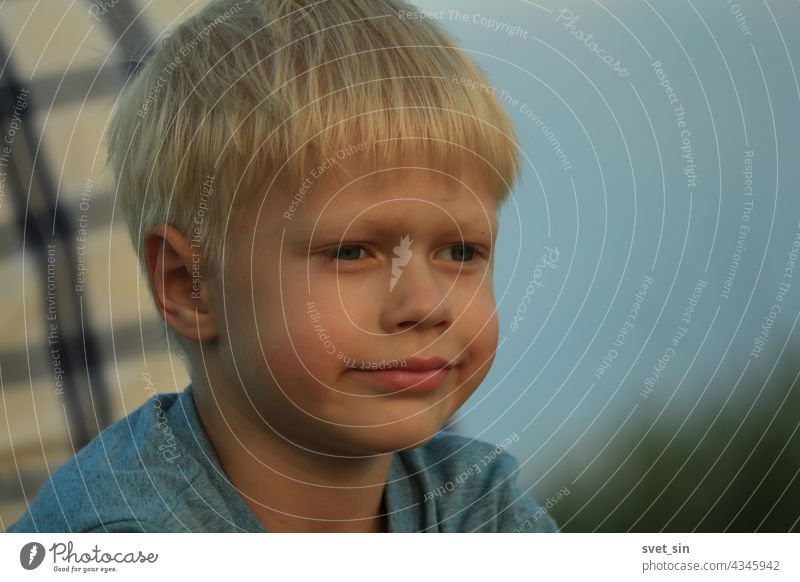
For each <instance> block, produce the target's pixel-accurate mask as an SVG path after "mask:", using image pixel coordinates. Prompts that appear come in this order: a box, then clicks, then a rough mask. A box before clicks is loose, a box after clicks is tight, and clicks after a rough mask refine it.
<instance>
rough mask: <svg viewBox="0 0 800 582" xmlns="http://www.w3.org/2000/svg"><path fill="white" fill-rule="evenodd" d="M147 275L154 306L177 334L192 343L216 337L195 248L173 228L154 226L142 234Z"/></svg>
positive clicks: (208, 282) (207, 287) (164, 225)
mask: <svg viewBox="0 0 800 582" xmlns="http://www.w3.org/2000/svg"><path fill="white" fill-rule="evenodd" d="M143 244H144V253H145V262H146V264H147V276H148V279H149V284H150V288H151V290H152V292H153V298H154V299H155V302H156V307H157V308H158V311H159V312H160V313H161V315H162V317H164V319H165V320H166V322H167V323H168V324H169V325H170V327H171V328H172V329H174V330H175V331H176V332H177V333H179V334H180V335H182V336H183V337H185V338H188V339H190V340H193V341H208V340H211V339H213V338H214V337H216V335H217V332H216V324H215V321H214V315H213V313H212V310H211V305H210V301H209V286H210V285H211V282H210V281H209V280H206V278H205V274H204V273H203V272H202V266H201V264H200V257H199V252H200V249H199V247H196V246H195V247H192V245H191V243H190V242H189V241H188V240H187V239H186V237H184V236H183V235H182V234H181V233H180V232H179V231H178V230H177V229H176V228H175V227H173V226H170V225H168V224H158V225H154V226H152V227H151V228H149V229H148V230H147V231H146V232H145V233H144V241H143Z"/></svg>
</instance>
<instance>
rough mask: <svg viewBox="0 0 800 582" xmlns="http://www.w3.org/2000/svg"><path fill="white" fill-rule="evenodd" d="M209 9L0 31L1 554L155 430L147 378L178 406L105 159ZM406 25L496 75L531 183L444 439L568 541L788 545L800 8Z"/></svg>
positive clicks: (53, 8) (504, 218) (110, 9)
mask: <svg viewBox="0 0 800 582" xmlns="http://www.w3.org/2000/svg"><path fill="white" fill-rule="evenodd" d="M203 4H204V2H192V1H190V0H158V1H157V2H151V1H148V0H106V1H103V2H101V1H89V0H81V1H77V0H43V1H34V0H6V1H5V2H4V3H2V4H0V63H2V69H0V116H2V118H1V119H0V134H2V138H1V139H2V142H0V289H1V290H2V291H1V292H2V295H0V322H2V326H3V333H0V387H1V388H2V401H0V408H2V414H0V530H2V529H4V528H5V527H7V526H8V525H10V524H11V523H13V522H14V521H16V519H17V518H18V517H19V516H20V515H21V514H22V512H23V511H24V509H25V507H26V503H27V500H30V499H31V498H32V497H33V495H34V494H35V493H36V491H37V489H38V487H39V486H40V485H41V483H42V482H43V481H44V480H45V479H46V478H47V477H48V475H49V474H50V473H51V472H52V471H54V470H55V469H56V468H57V467H58V466H59V465H60V464H61V463H63V462H64V461H65V460H66V459H67V458H68V457H69V456H71V455H72V454H74V452H75V451H77V450H79V449H80V448H81V447H82V446H84V445H85V444H86V443H87V442H88V441H89V440H90V439H91V438H92V437H93V436H95V435H96V434H97V433H98V432H99V431H100V430H102V429H103V428H105V427H106V426H108V425H109V424H110V423H112V422H113V421H115V420H117V419H119V418H121V417H123V416H125V415H126V414H128V413H129V412H131V411H132V410H133V409H135V408H136V407H138V406H139V405H140V404H142V403H143V402H145V400H146V399H147V396H148V394H149V393H148V391H147V383H146V382H145V381H143V378H142V374H143V373H145V372H146V373H149V374H150V376H151V378H152V381H153V382H154V383H155V385H156V386H158V387H159V389H160V390H162V391H167V392H173V391H180V390H182V389H183V388H184V387H185V386H186V385H187V384H188V383H189V378H188V376H187V375H186V371H185V369H184V367H183V365H182V364H181V363H180V361H178V360H177V359H174V358H170V356H169V354H168V353H166V352H165V351H164V350H163V348H161V347H160V344H158V343H157V342H156V341H155V340H154V338H155V330H156V326H157V325H158V323H157V322H158V321H159V320H158V319H157V317H156V314H155V311H154V309H153V308H152V306H151V302H150V299H149V296H148V291H147V288H146V286H145V282H144V281H143V280H142V278H141V276H140V275H139V272H138V267H137V263H136V259H135V255H134V252H133V249H132V247H131V245H130V242H129V241H128V238H127V234H126V232H125V229H124V226H123V224H122V219H121V215H120V212H119V210H118V209H115V206H114V195H113V187H112V184H111V180H110V175H109V173H108V170H107V168H106V167H105V163H104V160H105V150H104V145H103V136H104V133H105V129H106V124H107V122H108V120H109V113H110V112H111V111H112V109H113V107H114V102H115V100H116V98H117V96H118V94H119V92H120V90H121V88H122V86H123V84H124V83H125V80H126V78H127V77H128V76H129V75H130V74H131V73H132V72H133V71H134V69H135V63H136V61H137V58H138V57H139V56H140V55H141V54H143V52H144V51H145V50H146V49H147V47H148V46H150V45H151V44H152V43H153V42H154V41H155V40H156V39H157V38H158V37H159V35H161V34H163V33H164V31H166V30H167V29H168V28H169V27H170V26H171V25H174V24H175V23H176V22H177V21H179V20H180V19H182V18H184V17H185V16H186V15H188V14H190V13H192V12H194V11H196V10H197V9H199V7H200V6H202V5H203ZM417 6H419V8H420V9H421V10H424V11H426V17H429V18H432V19H436V20H437V21H439V22H440V23H441V24H442V25H443V26H444V27H445V28H447V29H448V30H449V31H450V32H452V33H453V34H454V35H455V36H456V37H457V39H458V41H459V43H460V45H461V47H462V48H463V49H464V50H466V51H468V53H469V54H470V55H471V56H472V57H473V58H474V59H475V60H476V61H477V62H478V63H479V65H480V66H481V67H482V68H483V70H484V71H485V72H486V74H487V75H488V77H489V79H490V82H491V84H492V86H493V87H494V88H495V91H496V94H497V95H498V96H499V97H500V98H501V99H502V100H503V102H504V104H505V106H506V108H507V110H508V111H509V113H510V114H511V115H512V117H513V119H514V121H515V122H516V125H517V128H518V133H519V147H520V149H521V151H522V153H523V157H524V165H525V169H524V172H523V177H522V180H521V181H520V182H519V183H518V184H517V185H516V187H515V189H514V192H513V198H512V200H511V201H510V202H509V203H508V204H507V206H506V207H505V208H504V211H503V213H502V215H501V217H500V224H501V228H500V236H499V239H498V246H497V247H496V248H497V256H496V267H495V293H496V297H497V302H498V310H499V313H500V321H501V324H500V325H501V328H500V329H501V332H500V348H499V351H498V356H497V358H496V360H495V364H494V367H493V369H492V371H491V372H490V374H489V376H488V377H487V379H486V380H485V382H484V383H483V385H482V386H481V388H480V389H479V390H478V391H477V392H476V393H475V395H473V397H472V398H471V399H470V400H469V401H468V402H467V403H466V404H465V405H464V407H462V409H461V410H460V411H459V412H458V413H457V414H456V415H455V417H454V418H453V419H451V423H450V426H449V429H450V430H455V431H458V432H460V433H462V434H466V435H469V436H473V437H476V438H479V439H482V440H486V441H490V442H494V443H501V442H504V441H505V442H508V440H507V439H508V437H512V440H513V441H514V443H513V444H512V445H511V446H509V447H508V450H509V451H510V452H511V453H512V454H513V455H514V456H515V457H517V459H519V461H520V466H521V468H520V473H519V481H520V483H521V484H523V485H524V487H525V488H527V489H528V491H529V492H530V494H531V495H533V496H534V497H535V498H536V499H537V500H538V501H539V502H540V504H542V505H546V507H547V510H548V511H549V512H550V513H551V514H552V515H553V516H554V518H555V519H556V521H557V522H558V523H559V525H560V526H561V527H562V530H563V531H575V532H590V531H607V532H624V531H640V532H649V531H671V532H684V531H700V532H723V531H731V532H733V531H741V532H749V531H759V532H785V531H795V532H797V531H800V480H799V479H798V474H799V473H800V435H798V434H797V433H798V425H799V424H800V396H798V391H800V386H798V382H797V380H798V375H799V374H800V346H798V330H797V329H796V328H797V323H798V318H800V303H799V302H800V262H798V259H800V256H799V255H800V84H799V83H798V73H799V72H800V70H799V69H800V38H798V36H797V30H798V27H800V4H798V3H797V2H788V1H785V2H784V1H779V0H764V1H762V2H755V1H749V2H748V1H745V0H741V1H740V2H738V3H735V2H733V1H725V0H717V1H713V2H701V1H699V0H695V1H694V2H693V1H692V0H680V1H674V0H659V1H655V0H641V1H632V0H627V1H623V0H613V1H612V0H608V1H604V2H596V1H590V0H581V1H571V2H569V1H568V2H563V3H555V2H550V1H542V2H530V1H528V0H504V1H503V2H493V3H485V2H478V1H477V0H461V1H458V2H456V1H455V0H453V1H434V0H424V1H420V2H417ZM515 435H516V437H518V438H513V437H514V436H515ZM559 492H560V494H559Z"/></svg>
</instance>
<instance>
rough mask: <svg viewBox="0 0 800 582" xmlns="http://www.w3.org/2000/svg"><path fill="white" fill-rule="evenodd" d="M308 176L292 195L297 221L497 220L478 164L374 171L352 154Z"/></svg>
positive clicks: (328, 162) (489, 188)
mask: <svg viewBox="0 0 800 582" xmlns="http://www.w3.org/2000/svg"><path fill="white" fill-rule="evenodd" d="M309 177H310V179H309V180H306V181H305V182H304V183H303V184H301V186H300V187H299V188H298V189H297V192H293V193H292V198H293V199H294V200H295V201H298V199H299V203H298V212H297V213H296V215H295V216H293V220H292V222H293V223H294V224H296V225H302V226H308V224H317V225H319V223H323V224H324V223H326V222H336V221H340V220H345V219H346V220H357V221H358V222H359V223H363V224H370V225H372V226H379V225H380V223H381V222H386V221H389V222H394V223H402V222H405V221H408V220H413V221H419V220H433V219H436V218H437V217H438V218H440V219H445V220H450V221H456V222H458V223H468V224H472V225H476V226H477V225H483V228H484V229H485V228H489V229H492V228H493V225H494V224H495V223H496V201H495V199H494V192H493V191H492V184H491V182H490V180H489V179H488V177H487V176H486V175H485V174H483V173H481V172H479V171H477V169H476V168H475V166H473V167H469V166H467V165H464V166H463V167H462V168H461V169H460V170H459V171H457V172H452V171H451V172H447V171H444V170H442V169H439V168H437V167H435V165H434V164H431V163H425V162H423V163H420V162H414V163H406V164H404V165H401V164H396V165H390V166H389V167H385V168H377V169H376V168H371V167H369V166H367V165H366V164H364V163H362V162H361V160H360V158H359V156H358V155H352V156H349V157H347V158H345V159H343V160H337V159H333V160H330V159H328V160H322V161H321V162H319V163H318V164H317V165H316V166H315V167H312V168H311V169H310V170H309ZM411 217H413V219H412V218H411ZM287 226H288V225H287Z"/></svg>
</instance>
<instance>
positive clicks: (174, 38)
mask: <svg viewBox="0 0 800 582" xmlns="http://www.w3.org/2000/svg"><path fill="white" fill-rule="evenodd" d="M415 15H417V16H418V17H417V18H414V16H415ZM420 15H423V16H424V14H421V13H420V12H418V11H417V10H416V9H415V8H414V7H413V6H411V5H409V4H407V3H405V2H401V1H397V0H347V1H335V0H321V1H312V0H239V1H238V2H234V1H232V0H214V1H212V2H210V3H209V4H208V5H207V6H205V7H204V8H203V9H202V10H201V11H200V12H198V13H197V14H195V15H193V16H191V17H189V18H188V19H187V20H185V21H183V22H182V23H181V24H180V25H178V26H177V27H176V28H175V29H174V30H173V31H171V32H170V33H169V34H168V35H166V37H165V38H164V39H163V41H162V42H161V43H160V45H159V46H158V47H157V48H156V49H155V50H154V51H153V54H152V56H151V57H150V58H149V59H148V60H147V62H146V63H144V64H143V66H142V67H141V69H140V71H139V72H138V74H137V75H136V76H135V77H134V78H133V79H132V80H131V81H130V82H129V85H128V86H127V88H126V90H125V91H124V92H123V93H122V95H121V96H120V99H119V103H118V106H117V109H116V111H115V113H114V117H113V119H112V122H111V125H110V129H109V133H108V144H109V148H108V151H109V162H110V165H111V167H112V170H113V173H114V177H115V180H116V187H117V196H118V201H119V202H120V205H121V208H122V212H123V214H124V217H125V221H126V225H127V228H128V231H129V234H130V236H131V239H132V241H133V243H134V247H135V248H136V252H137V254H138V257H139V262H140V266H141V267H142V269H145V272H146V264H145V258H144V253H143V250H144V249H143V240H142V235H143V233H144V232H145V231H146V230H147V229H148V228H150V227H151V226H153V225H155V224H160V223H167V224H170V225H172V226H173V227H175V228H176V229H178V230H179V231H180V232H181V233H183V234H184V236H186V238H187V239H190V240H192V239H193V241H196V242H198V243H199V252H200V264H201V265H202V269H203V272H211V273H216V274H219V275H220V276H221V275H222V273H223V267H224V265H225V264H227V263H228V262H229V261H228V260H226V259H228V258H229V255H228V253H229V252H230V250H231V248H232V245H226V244H225V239H226V231H227V229H228V227H229V226H228V225H235V224H237V217H239V216H242V213H243V212H245V211H246V210H247V209H248V208H251V206H250V205H249V203H248V201H250V200H252V199H254V197H263V195H264V194H265V192H266V186H267V185H268V184H270V181H271V180H274V179H276V178H278V177H282V178H285V182H283V183H282V184H285V185H286V187H287V188H288V193H293V192H295V191H296V190H297V187H298V186H299V185H300V184H301V183H302V182H303V176H304V173H305V171H306V169H307V168H309V167H311V164H312V163H313V160H315V159H328V158H331V157H334V156H335V153H336V152H337V151H338V150H340V149H341V148H342V147H343V146H344V145H346V144H366V146H367V148H366V151H365V156H366V158H365V163H367V164H368V165H369V166H371V168H372V169H380V168H385V167H389V165H391V164H395V165H397V164H399V165H406V164H408V165H412V164H413V163H414V161H419V160H425V163H426V164H427V165H432V164H433V165H435V167H437V168H440V169H441V170H442V171H443V172H446V173H448V174H453V175H458V173H459V172H460V171H461V170H463V169H464V168H465V167H467V166H469V167H476V166H477V165H480V166H481V167H486V168H487V170H486V173H487V175H488V176H489V178H490V180H491V184H492V185H493V187H494V191H495V193H496V197H497V201H498V204H501V203H502V202H503V201H504V200H505V199H506V197H507V195H508V193H509V190H510V188H511V185H512V183H513V182H514V180H515V179H516V177H517V174H518V171H519V153H518V151H517V145H516V137H515V133H514V129H513V126H512V124H511V121H510V119H509V117H508V115H507V114H506V112H505V111H504V109H503V107H502V105H501V104H500V102H499V101H498V99H497V98H496V96H495V95H496V90H495V89H493V88H492V87H491V86H490V85H489V84H488V82H487V81H486V78H485V76H484V75H483V74H482V72H481V71H480V70H479V68H478V67H477V65H476V64H474V63H473V62H472V61H471V60H470V59H469V58H468V56H467V55H466V54H465V52H464V51H463V50H461V49H458V48H457V47H456V46H455V43H454V41H453V40H452V39H451V37H450V36H449V35H448V34H447V33H446V32H444V31H443V30H442V28H441V27H440V26H439V25H438V24H436V23H434V22H431V20H430V19H427V18H424V17H419V16H420ZM479 161H481V162H482V164H477V162H479ZM281 188H283V185H282V186H281ZM288 193H287V195H288V196H290V195H291V194H288ZM270 194H271V195H275V194H274V190H270ZM280 195H284V193H281V194H280ZM200 214H202V221H201V224H202V227H201V228H200V229H197V228H196V227H197V221H196V218H197V217H198V215H200ZM166 327H167V326H166V325H165V328H166ZM165 331H166V332H167V334H168V335H171V336H172V337H173V338H174V339H176V340H177V341H178V343H179V345H180V346H181V347H183V348H185V344H184V343H183V341H182V340H183V338H180V337H179V336H178V335H177V334H174V332H172V330H171V329H168V330H167V329H165Z"/></svg>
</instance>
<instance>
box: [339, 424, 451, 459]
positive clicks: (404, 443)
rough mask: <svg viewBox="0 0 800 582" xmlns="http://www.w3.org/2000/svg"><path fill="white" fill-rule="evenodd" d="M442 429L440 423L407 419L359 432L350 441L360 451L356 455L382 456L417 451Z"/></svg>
mask: <svg viewBox="0 0 800 582" xmlns="http://www.w3.org/2000/svg"><path fill="white" fill-rule="evenodd" d="M441 427H442V424H440V423H431V422H425V421H416V422H415V421H414V420H409V419H406V420H404V421H400V422H395V423H393V424H388V425H386V426H381V427H372V428H370V429H364V430H361V431H358V432H357V433H356V434H354V435H352V437H353V440H350V443H349V444H350V446H351V447H352V448H354V449H357V450H358V452H357V453H354V454H363V455H381V454H387V453H394V452H398V451H404V450H408V449H416V448H417V447H421V446H423V445H424V444H425V443H427V442H428V441H430V440H431V439H432V438H433V436H434V435H435V434H436V433H437V432H438V431H439V430H440V429H441ZM356 439H357V441H356ZM354 441H355V442H354Z"/></svg>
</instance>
